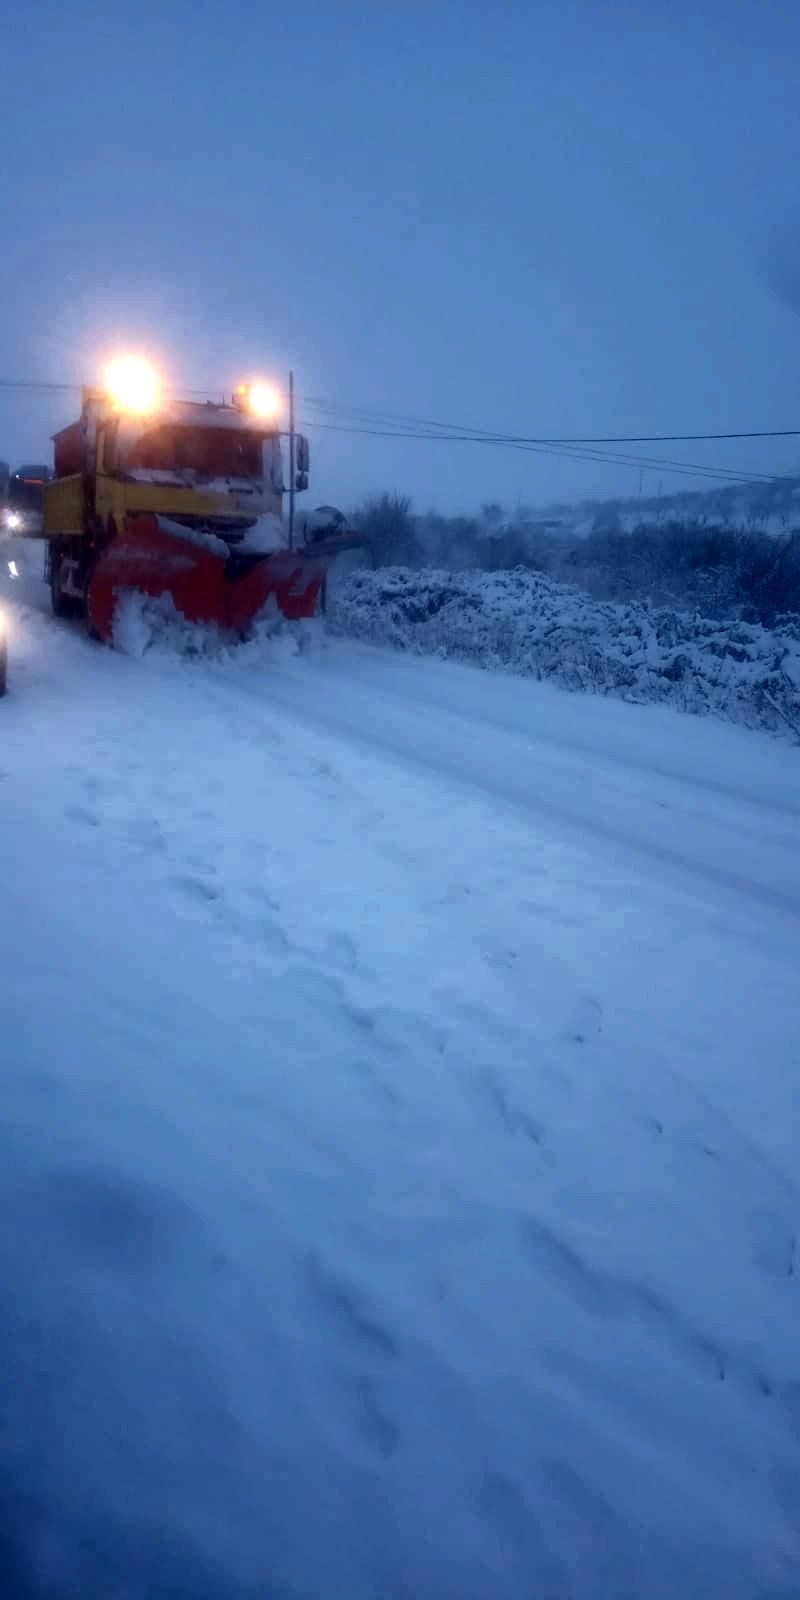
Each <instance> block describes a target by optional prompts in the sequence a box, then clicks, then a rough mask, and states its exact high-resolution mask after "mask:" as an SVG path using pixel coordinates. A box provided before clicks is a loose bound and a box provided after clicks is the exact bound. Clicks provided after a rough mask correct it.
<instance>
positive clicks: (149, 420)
mask: <svg viewBox="0 0 800 1600" xmlns="http://www.w3.org/2000/svg"><path fill="white" fill-rule="evenodd" d="M88 404H89V405H91V406H92V408H93V410H94V413H95V416H98V417H101V418H106V417H109V416H119V417H120V419H121V420H122V421H123V422H124V424H125V425H126V428H131V427H135V429H136V431H137V433H145V432H147V431H148V430H149V429H151V428H158V427H160V426H162V425H163V423H165V422H168V423H171V424H172V425H173V426H178V427H184V428H229V429H230V430H231V432H234V433H255V434H258V436H259V438H274V437H277V436H278V435H279V434H280V427H279V426H278V424H277V423H276V422H274V421H272V420H267V419H266V418H264V417H257V416H255V415H254V414H253V413H252V412H249V411H240V410H239V409H238V407H237V406H232V405H226V404H223V403H222V402H220V401H216V402H215V401H213V400H163V401H159V404H158V405H157V406H156V407H155V408H154V409H153V410H152V411H150V412H147V413H146V414H143V415H137V414H135V413H133V412H126V411H123V412H120V411H118V410H116V408H115V407H114V405H113V402H112V401H111V400H110V399H109V397H108V395H106V394H100V393H98V394H92V395H90V396H88ZM85 409H86V405H84V410H85ZM79 421H80V419H79V418H76V421H75V422H70V423H68V424H67V426H66V427H64V428H59V430H58V432H57V433H54V434H53V438H54V439H60V438H61V437H62V436H63V435H64V434H66V433H69V432H70V429H72V428H74V427H76V426H77V425H78V422H79Z"/></svg>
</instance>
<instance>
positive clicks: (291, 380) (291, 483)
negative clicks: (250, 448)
mask: <svg viewBox="0 0 800 1600" xmlns="http://www.w3.org/2000/svg"><path fill="white" fill-rule="evenodd" d="M294 480H295V470H294V373H293V372H290V373H289V549H290V550H293V549H294Z"/></svg>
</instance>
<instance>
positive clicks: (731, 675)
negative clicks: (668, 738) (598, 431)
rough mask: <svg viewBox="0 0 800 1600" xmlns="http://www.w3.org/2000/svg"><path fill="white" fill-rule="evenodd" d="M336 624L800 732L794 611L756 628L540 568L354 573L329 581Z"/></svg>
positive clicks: (357, 633) (415, 646)
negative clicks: (593, 593)
mask: <svg viewBox="0 0 800 1600" xmlns="http://www.w3.org/2000/svg"><path fill="white" fill-rule="evenodd" d="M328 614H329V621H330V623H331V626H332V627H334V628H335V629H336V630H337V631H338V632H341V633H346V634H349V635H351V636H353V637H355V638H359V639H365V640H369V641H372V642H374V643H376V644H389V645H394V646H395V647H397V648H399V649H402V650H414V651H417V652H419V653H421V654H441V655H446V656H453V657H455V658H457V659H458V660H461V661H470V662H474V663H476V664H477V665H479V666H482V667H504V668H507V669H510V670H511V671H513V672H519V673H526V674H531V675H532V676H534V677H536V678H540V679H541V678H547V679H550V680H551V681H552V682H554V683H557V684H559V685H561V686H562V687H563V688H565V689H582V690H585V691H591V692H593V693H595V694H613V695H619V696H621V697H622V698H623V699H627V700H635V701H660V702H664V703H667V704H669V705H673V706H675V707H677V708H679V709H681V710H684V711H692V712H696V713H699V714H701V715H708V714H712V715H715V716H719V717H725V718H727V719H729V720H731V721H734V722H742V723H745V724H746V725H747V726H749V727H758V728H767V729H770V730H771V731H773V732H775V733H784V734H788V733H793V734H794V735H795V736H798V737H800V618H798V617H785V618H778V620H777V623H776V626H775V627H774V628H772V629H766V628H763V627H761V626H759V625H754V624H750V623H745V622H740V621H733V622H731V621H728V622H725V623H720V622H716V621H711V620H710V619H708V618H704V617H700V616H699V615H695V616H692V615H691V614H689V613H686V612H681V611H678V610H672V609H660V610H653V609H650V608H649V607H645V606H642V605H637V604H627V605H622V604H612V603H610V602H599V601H595V600H590V599H589V598H588V597H587V596H586V595H585V594H582V593H581V592H580V591H579V590H577V589H573V588H571V587H568V586H567V585H565V584H560V583H556V582H554V581H553V580H552V579H550V578H545V577H543V576H542V575H541V574H538V573H533V572H530V571H528V570H525V569H521V568H518V569H516V570H515V571H513V572H494V573H484V572H462V573H451V572H433V571H427V570H423V571H409V570H408V569H405V568H385V569H383V570H379V571H376V572H373V571H364V570H361V571H358V572H355V573H352V574H351V575H350V576H348V577H346V578H343V579H341V580H340V581H339V582H337V583H336V584H335V585H332V586H331V592H330V596H329V613H328Z"/></svg>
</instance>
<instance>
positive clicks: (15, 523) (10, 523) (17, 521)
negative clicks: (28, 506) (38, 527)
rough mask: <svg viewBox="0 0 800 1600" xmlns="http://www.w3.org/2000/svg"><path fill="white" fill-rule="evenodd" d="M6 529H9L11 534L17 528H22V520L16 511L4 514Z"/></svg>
mask: <svg viewBox="0 0 800 1600" xmlns="http://www.w3.org/2000/svg"><path fill="white" fill-rule="evenodd" d="M6 527H7V528H10V529H11V532H12V533H14V532H15V531H16V529H17V528H21V527H22V518H21V516H20V514H19V512H18V511H7V512H6Z"/></svg>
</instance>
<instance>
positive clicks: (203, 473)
mask: <svg viewBox="0 0 800 1600" xmlns="http://www.w3.org/2000/svg"><path fill="white" fill-rule="evenodd" d="M127 465H128V466H129V467H131V468H135V467H139V468H145V469H148V470H150V471H161V472H186V471H189V472H194V473H196V474H197V476H198V477H199V478H260V477H261V476H262V474H263V469H262V464H261V438H260V435H259V434H257V433H249V432H246V431H245V430H244V429H242V430H241V431H238V430H237V429H234V428H181V427H175V426H171V425H169V424H167V423H163V424H161V426H159V427H157V428H151V429H149V430H148V432H147V433H143V434H141V436H140V437H139V438H138V439H137V440H136V442H135V444H133V445H132V446H131V449H130V451H129V452H128V458H127Z"/></svg>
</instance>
